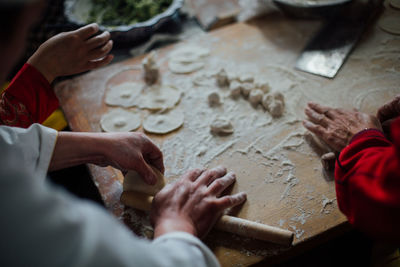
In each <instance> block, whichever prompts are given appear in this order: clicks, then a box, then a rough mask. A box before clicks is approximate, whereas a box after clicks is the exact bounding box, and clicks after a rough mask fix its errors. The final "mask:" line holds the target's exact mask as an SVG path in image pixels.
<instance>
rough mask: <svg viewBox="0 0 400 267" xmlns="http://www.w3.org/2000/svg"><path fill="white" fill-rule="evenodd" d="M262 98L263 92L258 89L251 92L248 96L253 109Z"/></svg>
mask: <svg viewBox="0 0 400 267" xmlns="http://www.w3.org/2000/svg"><path fill="white" fill-rule="evenodd" d="M263 96H264V93H263V91H261V90H260V89H254V90H251V92H250V95H249V102H250V104H251V105H252V106H253V107H257V106H258V104H260V102H261V100H262V98H263Z"/></svg>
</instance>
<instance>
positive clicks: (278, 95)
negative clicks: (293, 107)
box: [272, 92, 284, 104]
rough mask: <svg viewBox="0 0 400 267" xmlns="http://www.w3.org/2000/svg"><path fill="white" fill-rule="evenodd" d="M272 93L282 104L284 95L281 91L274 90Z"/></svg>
mask: <svg viewBox="0 0 400 267" xmlns="http://www.w3.org/2000/svg"><path fill="white" fill-rule="evenodd" d="M272 95H273V96H274V99H275V100H280V101H282V102H283V104H284V97H283V95H282V93H281V92H274V93H273V94H272Z"/></svg>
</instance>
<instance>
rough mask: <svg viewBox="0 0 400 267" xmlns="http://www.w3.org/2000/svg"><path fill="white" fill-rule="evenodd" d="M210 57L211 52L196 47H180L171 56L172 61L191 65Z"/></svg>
mask: <svg viewBox="0 0 400 267" xmlns="http://www.w3.org/2000/svg"><path fill="white" fill-rule="evenodd" d="M208 55H210V50H209V49H207V48H203V47H200V46H196V45H185V46H182V47H179V48H177V49H175V50H174V51H172V52H171V53H170V54H169V58H170V60H175V61H179V62H182V63H190V62H194V61H197V60H199V59H201V58H204V57H206V56H208Z"/></svg>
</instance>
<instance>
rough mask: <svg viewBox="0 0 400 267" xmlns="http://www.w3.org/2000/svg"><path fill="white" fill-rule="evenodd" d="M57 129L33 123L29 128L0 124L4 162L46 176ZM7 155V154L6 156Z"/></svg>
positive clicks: (0, 148)
mask: <svg viewBox="0 0 400 267" xmlns="http://www.w3.org/2000/svg"><path fill="white" fill-rule="evenodd" d="M56 139H57V131H56V130H53V129H51V128H47V127H44V126H42V125H40V124H33V125H31V126H30V127H29V128H28V129H23V128H17V127H8V126H0V151H2V152H1V153H2V156H1V158H0V159H1V162H2V164H7V165H9V166H10V167H11V165H15V166H16V167H17V168H24V169H25V170H26V171H27V172H29V173H31V174H33V175H32V177H35V178H39V177H40V178H43V179H44V178H46V173H47V171H48V168H49V164H50V160H51V157H52V155H53V150H54V146H55V143H56ZM6 155H7V156H6Z"/></svg>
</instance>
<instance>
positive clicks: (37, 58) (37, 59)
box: [27, 46, 57, 84]
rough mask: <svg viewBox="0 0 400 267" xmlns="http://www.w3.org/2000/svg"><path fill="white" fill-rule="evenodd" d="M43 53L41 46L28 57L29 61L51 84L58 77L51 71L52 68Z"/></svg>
mask: <svg viewBox="0 0 400 267" xmlns="http://www.w3.org/2000/svg"><path fill="white" fill-rule="evenodd" d="M42 54H43V53H42V49H41V46H40V47H39V49H38V50H37V51H36V52H35V53H34V54H33V55H32V56H31V57H30V58H29V59H28V61H27V63H28V64H30V65H32V66H34V67H35V68H36V69H37V70H38V71H39V72H40V73H41V74H42V75H43V76H44V77H45V78H46V80H47V81H48V82H49V83H50V84H51V83H52V82H53V81H54V80H55V79H56V78H57V77H56V76H55V75H54V74H53V73H52V72H51V70H50V69H49V68H48V66H47V65H46V64H45V63H46V60H47V59H46V58H44V59H43V58H42V57H43V55H42ZM51 56H54V57H56V56H57V55H51Z"/></svg>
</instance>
